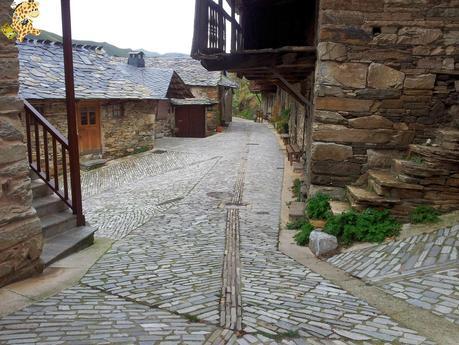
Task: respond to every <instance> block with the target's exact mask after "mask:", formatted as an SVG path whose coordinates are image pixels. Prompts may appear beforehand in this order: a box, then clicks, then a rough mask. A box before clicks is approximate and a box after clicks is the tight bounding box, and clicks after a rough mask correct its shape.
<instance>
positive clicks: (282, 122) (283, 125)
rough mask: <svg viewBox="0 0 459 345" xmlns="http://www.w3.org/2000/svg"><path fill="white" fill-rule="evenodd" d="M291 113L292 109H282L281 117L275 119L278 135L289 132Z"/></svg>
mask: <svg viewBox="0 0 459 345" xmlns="http://www.w3.org/2000/svg"><path fill="white" fill-rule="evenodd" d="M290 113H291V110H290V109H288V108H287V109H282V111H281V112H280V116H278V117H277V118H275V119H273V121H274V123H275V127H276V129H277V132H278V133H280V134H283V133H288V132H289V125H288V122H289V120H290Z"/></svg>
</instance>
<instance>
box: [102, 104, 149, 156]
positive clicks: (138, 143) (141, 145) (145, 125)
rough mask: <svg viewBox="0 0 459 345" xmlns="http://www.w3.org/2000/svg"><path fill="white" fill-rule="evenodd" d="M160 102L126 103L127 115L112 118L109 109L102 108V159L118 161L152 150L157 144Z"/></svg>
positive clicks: (125, 111) (125, 112) (125, 110)
mask: <svg viewBox="0 0 459 345" xmlns="http://www.w3.org/2000/svg"><path fill="white" fill-rule="evenodd" d="M156 111H157V101H148V100H145V101H130V102H125V103H124V114H123V116H121V117H116V118H113V117H112V116H111V114H110V113H109V112H108V111H107V108H106V107H104V106H102V108H101V131H102V147H103V156H104V157H105V158H116V157H122V156H126V155H128V154H132V153H135V152H139V151H145V150H151V149H152V148H153V146H154V141H155V117H156Z"/></svg>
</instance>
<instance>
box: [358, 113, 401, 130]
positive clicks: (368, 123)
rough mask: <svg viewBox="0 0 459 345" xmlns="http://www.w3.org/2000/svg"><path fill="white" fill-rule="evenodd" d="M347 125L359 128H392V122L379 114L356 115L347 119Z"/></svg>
mask: <svg viewBox="0 0 459 345" xmlns="http://www.w3.org/2000/svg"><path fill="white" fill-rule="evenodd" d="M349 125H350V126H351V127H352V128H360V129H378V128H381V129H392V128H393V127H394V123H393V122H392V121H391V120H389V119H386V118H385V117H382V116H380V115H371V116H363V117H358V118H355V119H352V120H349Z"/></svg>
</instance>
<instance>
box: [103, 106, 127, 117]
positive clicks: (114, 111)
mask: <svg viewBox="0 0 459 345" xmlns="http://www.w3.org/2000/svg"><path fill="white" fill-rule="evenodd" d="M107 110H108V114H109V115H111V116H112V117H123V116H124V107H123V105H122V104H121V103H117V104H111V105H109V106H108V109H107Z"/></svg>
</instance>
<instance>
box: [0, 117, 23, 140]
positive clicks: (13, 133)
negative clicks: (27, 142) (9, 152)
mask: <svg viewBox="0 0 459 345" xmlns="http://www.w3.org/2000/svg"><path fill="white" fill-rule="evenodd" d="M0 138H2V139H3V140H8V141H14V140H16V141H22V139H23V134H22V132H21V131H20V130H19V129H18V128H17V127H16V126H14V125H13V124H12V123H10V122H9V121H7V120H6V119H1V118H0Z"/></svg>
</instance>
